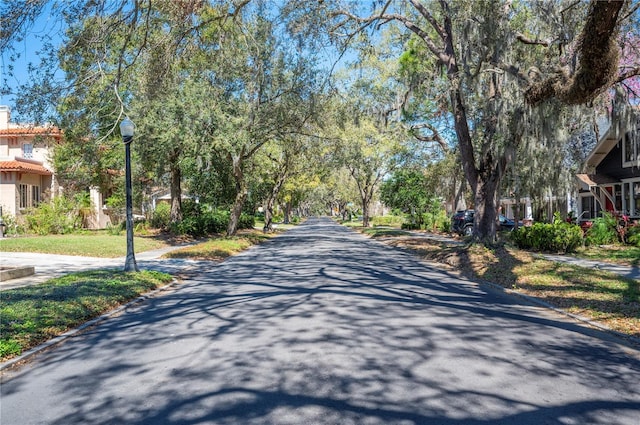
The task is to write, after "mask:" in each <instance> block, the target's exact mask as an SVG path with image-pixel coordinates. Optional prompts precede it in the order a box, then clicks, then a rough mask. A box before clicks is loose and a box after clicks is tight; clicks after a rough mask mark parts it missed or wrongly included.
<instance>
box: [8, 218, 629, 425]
mask: <svg viewBox="0 0 640 425" xmlns="http://www.w3.org/2000/svg"><path fill="white" fill-rule="evenodd" d="M603 336H604V334H601V333H599V332H597V331H590V330H586V329H585V328H584V327H582V326H580V325H578V324H576V323H574V322H572V321H570V320H569V319H566V318H564V317H563V316H560V315H558V314H556V313H553V312H550V311H548V310H545V309H543V308H540V307H536V306H532V305H527V304H524V303H523V302H522V301H518V299H516V298H511V297H509V296H505V295H502V294H500V293H498V292H495V291H493V290H490V289H487V288H484V287H482V286H479V285H478V284H476V283H472V282H468V281H465V280H461V279H459V278H458V277H456V276H455V275H451V274H448V273H446V272H443V271H440V270H438V269H434V268H430V267H429V266H426V265H424V264H422V263H420V262H418V261H416V260H414V259H413V258H412V257H411V256H409V255H408V254H405V253H402V252H399V251H397V250H393V249H391V248H388V247H385V246H384V245H382V244H379V243H377V242H375V241H371V240H368V239H366V238H364V237H363V236H361V235H359V234H356V233H354V232H352V231H350V230H348V229H345V228H343V227H340V226H338V225H335V224H333V223H332V222H331V221H329V220H327V219H312V220H309V221H308V222H307V223H306V224H304V225H301V226H299V227H297V228H296V229H294V230H291V231H289V232H287V233H286V234H284V235H282V236H279V237H277V238H275V239H274V240H272V241H270V242H268V243H266V244H263V245H261V246H258V247H254V248H252V249H250V250H248V251H245V252H244V253H242V254H240V255H238V256H236V257H233V258H231V259H229V260H227V261H225V262H224V263H222V264H220V265H217V266H211V267H204V266H203V267H202V268H201V269H200V270H199V272H198V273H195V274H192V277H191V278H190V279H189V280H187V281H186V282H185V283H184V284H183V285H181V286H179V287H178V288H177V289H176V290H174V291H172V292H169V293H165V294H164V295H162V296H158V297H155V298H151V299H149V300H147V301H146V302H144V303H142V304H139V305H137V306H136V307H133V308H131V309H130V310H129V311H127V312H125V313H124V314H121V315H119V316H117V317H114V318H111V319H109V320H107V321H105V322H103V323H102V324H100V325H98V326H96V327H95V328H93V329H90V330H89V331H87V332H85V333H83V334H81V335H79V336H77V337H74V338H72V339H70V340H68V341H67V342H65V343H63V344H62V345H59V346H57V347H55V348H54V349H52V350H49V351H47V352H45V353H43V354H41V355H39V356H37V357H36V358H35V359H33V360H32V361H31V362H30V363H29V364H27V365H25V366H23V367H22V368H21V369H19V370H18V371H13V372H10V373H9V374H7V375H5V376H4V377H3V382H2V385H1V399H0V423H2V425H13V424H15V425H30V424H60V425H70V424H94V425H96V424H149V425H152V424H153V425H158V424H234V425H236V424H249V425H250V424H296V425H298V424H340V425H344V424H366V425H375V424H385V425H386V424H438V425H449V424H456V425H459V424H474V425H476V424H518V425H523V424H536V425H538V424H581V425H584V424H606V425H617V424H625V425H640V353H638V352H637V351H634V350H633V349H630V348H628V347H625V346H623V345H619V344H617V343H616V342H615V341H613V340H611V339H607V338H604V339H603V338H602V337H603Z"/></svg>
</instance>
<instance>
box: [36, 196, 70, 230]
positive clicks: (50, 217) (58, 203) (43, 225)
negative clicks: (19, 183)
mask: <svg viewBox="0 0 640 425" xmlns="http://www.w3.org/2000/svg"><path fill="white" fill-rule="evenodd" d="M26 220H27V228H28V229H29V230H30V231H32V232H34V233H36V234H38V235H48V234H66V233H71V232H73V231H74V230H76V229H78V228H80V227H81V224H82V216H81V215H80V213H79V205H77V204H76V202H74V200H72V199H69V198H67V197H65V196H56V197H54V198H53V199H52V200H51V201H50V202H44V203H42V204H40V205H39V206H38V207H37V208H33V209H31V210H30V211H29V213H28V214H27V215H26Z"/></svg>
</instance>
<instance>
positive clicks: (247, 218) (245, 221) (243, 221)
mask: <svg viewBox="0 0 640 425" xmlns="http://www.w3.org/2000/svg"><path fill="white" fill-rule="evenodd" d="M255 225H256V218H255V216H253V215H249V214H244V213H242V215H241V216H240V221H239V222H238V229H253V227H254V226H255Z"/></svg>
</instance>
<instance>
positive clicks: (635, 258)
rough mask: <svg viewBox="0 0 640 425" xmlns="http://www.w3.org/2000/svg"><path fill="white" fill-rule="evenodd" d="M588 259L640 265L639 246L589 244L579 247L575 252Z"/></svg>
mask: <svg viewBox="0 0 640 425" xmlns="http://www.w3.org/2000/svg"><path fill="white" fill-rule="evenodd" d="M575 255H576V256H578V257H581V258H586V259H589V260H600V261H609V262H611V263H617V264H625V265H631V266H640V248H639V247H637V246H621V245H606V246H589V247H586V248H579V249H578V252H577V253H576V254H575Z"/></svg>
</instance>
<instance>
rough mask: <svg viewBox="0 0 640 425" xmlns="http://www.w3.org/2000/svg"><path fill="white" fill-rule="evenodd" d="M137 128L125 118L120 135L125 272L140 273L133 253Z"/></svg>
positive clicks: (121, 124)
mask: <svg viewBox="0 0 640 425" xmlns="http://www.w3.org/2000/svg"><path fill="white" fill-rule="evenodd" d="M134 128H135V126H134V125H133V122H132V121H131V120H130V119H129V118H125V119H124V120H122V122H121V123H120V134H121V135H122V142H123V143H124V175H125V195H126V201H127V211H126V213H127V259H126V260H125V262H124V271H125V272H132V271H136V272H137V271H138V264H137V263H136V256H135V253H134V251H133V202H132V200H131V192H132V190H131V141H132V140H133V130H134Z"/></svg>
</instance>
